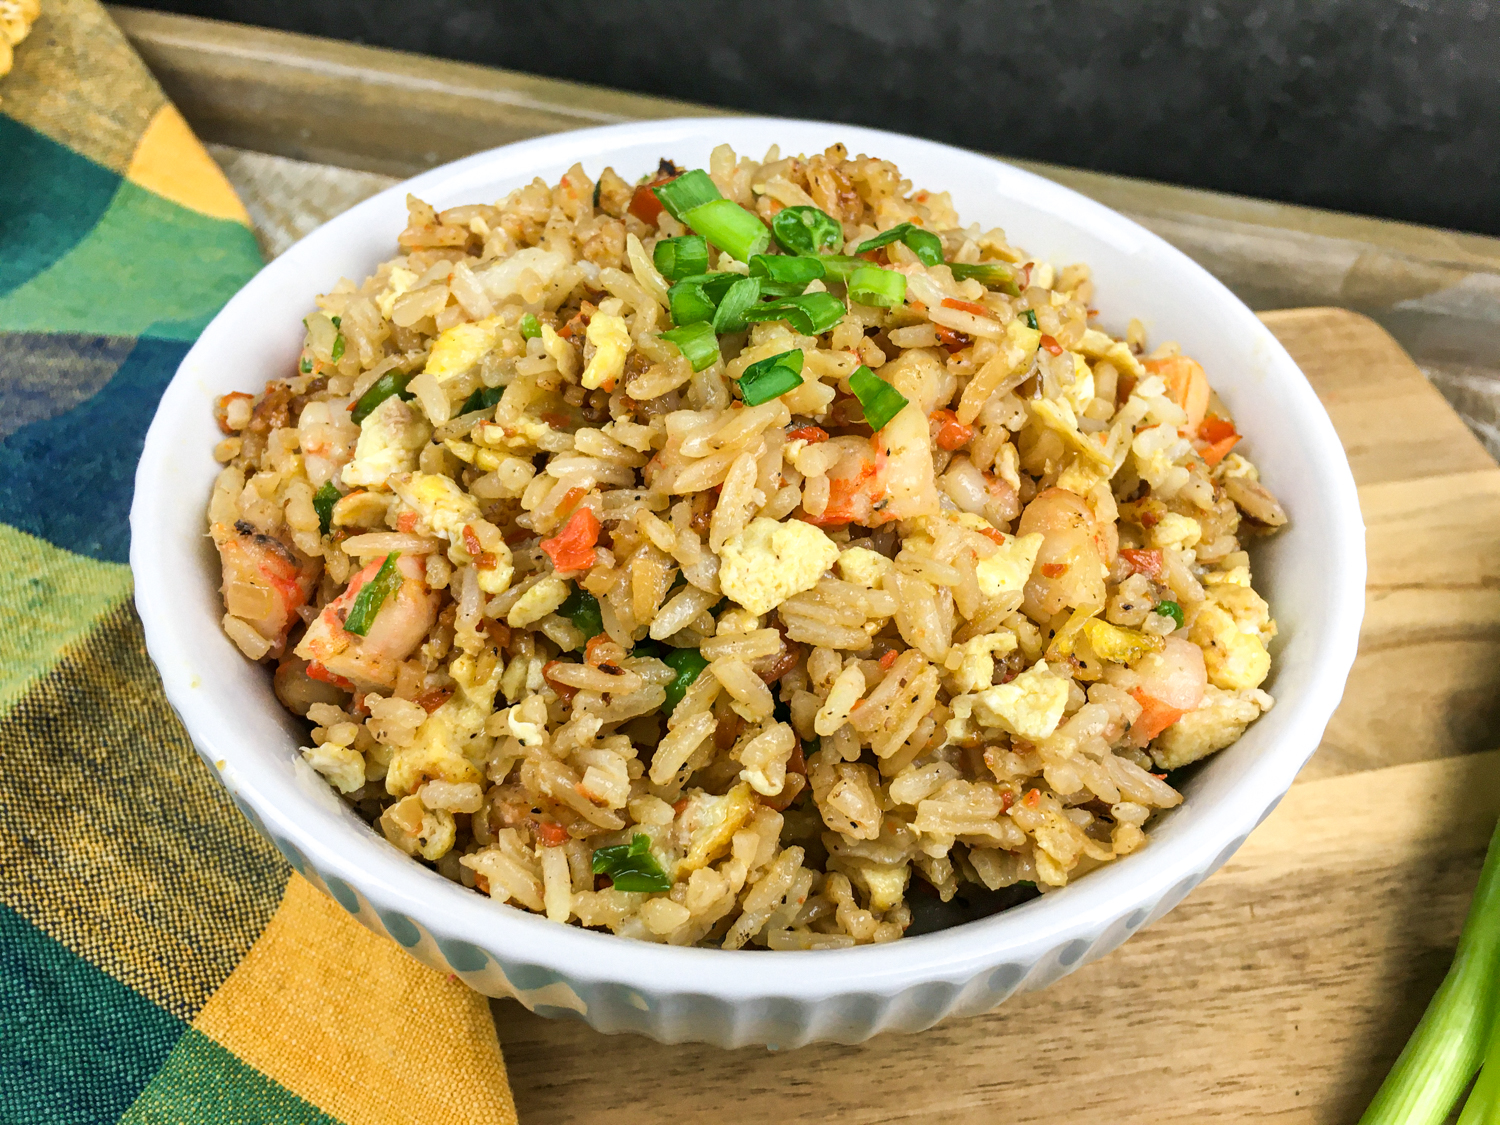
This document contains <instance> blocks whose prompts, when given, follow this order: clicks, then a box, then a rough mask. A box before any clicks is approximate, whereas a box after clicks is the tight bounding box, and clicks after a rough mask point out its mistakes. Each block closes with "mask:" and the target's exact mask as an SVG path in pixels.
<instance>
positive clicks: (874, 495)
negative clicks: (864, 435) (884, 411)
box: [811, 404, 938, 527]
mask: <svg viewBox="0 0 1500 1125" xmlns="http://www.w3.org/2000/svg"><path fill="white" fill-rule="evenodd" d="M838 440H839V441H840V442H841V443H842V444H844V446H845V453H844V456H843V457H841V458H840V459H839V460H838V461H837V462H836V463H835V464H834V466H833V468H831V469H829V470H828V505H827V507H825V508H824V509H823V514H822V515H820V516H818V517H817V518H815V519H812V520H811V522H813V523H815V524H817V525H819V526H820V527H836V526H842V525H843V524H848V523H853V524H858V525H860V526H861V527H879V526H880V525H881V524H883V523H889V522H891V521H892V520H905V519H911V518H913V517H915V516H928V515H935V514H937V511H938V491H937V481H936V478H935V476H934V474H933V469H932V439H931V436H930V434H929V427H928V424H927V416H926V415H924V414H923V413H922V412H921V410H920V409H919V408H918V407H916V406H915V405H910V404H909V405H907V406H905V407H902V409H901V413H899V414H897V415H896V416H895V417H894V418H892V419H891V420H890V421H889V422H887V423H886V424H885V427H884V428H883V429H881V431H880V432H879V433H878V434H876V435H875V436H874V438H872V439H871V440H869V441H864V440H862V439H859V438H853V439H850V438H840V439H838Z"/></svg>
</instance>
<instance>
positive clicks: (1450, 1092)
mask: <svg viewBox="0 0 1500 1125" xmlns="http://www.w3.org/2000/svg"><path fill="white" fill-rule="evenodd" d="M1497 962H1500V825H1497V826H1496V828H1495V833H1494V835H1493V836H1491V837H1490V846H1489V851H1488V852H1487V853H1486V855H1485V857H1484V866H1483V867H1482V868H1481V869H1480V872H1479V886H1478V887H1477V888H1476V889H1475V891H1474V898H1473V901H1472V902H1471V904H1470V906H1469V916H1468V918H1467V919H1466V920H1465V921H1464V928H1463V932H1462V933H1460V934H1459V935H1458V951H1457V952H1456V953H1455V954H1454V955H1453V964H1452V966H1451V967H1450V968H1449V969H1448V975H1447V976H1446V977H1444V978H1443V983H1442V986H1441V987H1440V988H1439V989H1438V990H1437V994H1436V995H1435V996H1434V997H1433V998H1432V1002H1431V1003H1430V1004H1428V1005H1427V1011H1426V1012H1425V1013H1423V1015H1422V1020H1421V1022H1420V1023H1418V1024H1417V1029H1416V1030H1415V1031H1413V1032H1412V1034H1411V1038H1410V1039H1409V1040H1407V1043H1406V1046H1405V1047H1404V1048H1403V1049H1402V1051H1401V1055H1400V1057H1399V1058H1397V1059H1396V1064H1395V1065H1394V1066H1393V1067H1391V1072H1390V1074H1388V1075H1386V1079H1385V1081H1384V1082H1383V1083H1381V1086H1380V1089H1379V1090H1378V1091H1376V1093H1375V1097H1374V1100H1372V1101H1371V1102H1370V1106H1369V1108H1368V1109H1366V1110H1365V1112H1364V1116H1362V1117H1361V1118H1360V1119H1359V1125H1438V1123H1439V1122H1442V1121H1446V1120H1448V1118H1449V1115H1450V1114H1451V1113H1452V1110H1453V1106H1454V1104H1455V1103H1456V1102H1457V1101H1458V1097H1459V1095H1460V1094H1462V1093H1463V1089H1464V1087H1465V1086H1467V1085H1468V1084H1469V1079H1470V1078H1472V1077H1473V1076H1474V1072H1475V1070H1479V1067H1480V1063H1481V1062H1483V1063H1484V1068H1483V1069H1482V1070H1480V1074H1479V1081H1478V1082H1476V1083H1475V1084H1474V1091H1473V1093H1471V1094H1470V1096H1469V1100H1470V1101H1471V1102H1475V1103H1476V1105H1475V1106H1473V1107H1472V1108H1471V1107H1470V1106H1468V1105H1466V1106H1465V1107H1464V1112H1463V1114H1462V1116H1460V1118H1459V1120H1460V1121H1462V1122H1464V1123H1465V1125H1468V1122H1469V1121H1470V1120H1472V1119H1473V1118H1472V1117H1471V1113H1474V1111H1477V1110H1483V1109H1485V1108H1489V1107H1488V1106H1486V1105H1485V1104H1484V1103H1486V1102H1487V1101H1488V1100H1489V1097H1490V1096H1491V1095H1492V1094H1493V1083H1494V1081H1495V1078H1496V1075H1495V1073H1494V1072H1493V1071H1492V1070H1491V1067H1492V1066H1494V1065H1495V1064H1496V1063H1500V1060H1494V1061H1491V1059H1487V1058H1486V1057H1485V1056H1486V1042H1485V1041H1486V1039H1487V1038H1488V1039H1490V1040H1492V1042H1491V1043H1490V1048H1491V1052H1490V1053H1491V1054H1492V1055H1493V1049H1494V1047H1495V1043H1494V1042H1493V1041H1494V1040H1496V1038H1497V1037H1496V1036H1495V1035H1494V1032H1493V1031H1492V1030H1491V1013H1492V1011H1493V1009H1494V1006H1495V1002H1494V992H1495V983H1496V976H1497V968H1500V966H1497ZM1486 1075H1488V1076H1489V1077H1488V1079H1486ZM1476 1115H1477V1114H1476ZM1486 1119H1487V1118H1486Z"/></svg>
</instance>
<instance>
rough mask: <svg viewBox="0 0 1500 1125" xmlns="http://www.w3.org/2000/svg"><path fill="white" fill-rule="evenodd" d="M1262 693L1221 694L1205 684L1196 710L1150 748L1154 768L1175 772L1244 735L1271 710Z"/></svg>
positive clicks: (1231, 692) (1168, 730)
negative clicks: (1180, 767) (1251, 725)
mask: <svg viewBox="0 0 1500 1125" xmlns="http://www.w3.org/2000/svg"><path fill="white" fill-rule="evenodd" d="M1271 703H1272V699H1271V697H1270V696H1269V695H1267V694H1266V693H1265V692H1263V691H1257V690H1244V691H1225V690H1223V689H1222V688H1218V687H1214V686H1213V685H1212V684H1210V685H1209V687H1208V690H1207V691H1206V692H1204V695H1203V702H1202V703H1200V704H1199V705H1198V708H1197V710H1195V711H1189V712H1188V713H1187V714H1186V715H1184V716H1183V717H1182V718H1180V719H1178V720H1177V721H1176V722H1175V723H1173V724H1172V725H1171V726H1169V727H1168V728H1167V729H1166V730H1164V731H1162V732H1161V733H1160V734H1159V735H1157V736H1156V738H1155V739H1154V740H1153V741H1152V743H1151V746H1150V751H1151V760H1152V761H1154V762H1155V763H1156V765H1157V768H1158V769H1164V770H1175V769H1176V768H1177V767H1178V766H1185V765H1187V764H1188V763H1189V762H1196V761H1197V760H1198V759H1199V758H1203V757H1206V756H1208V755H1209V754H1212V753H1213V752H1214V751H1215V750H1222V749H1224V747H1226V746H1228V745H1230V744H1231V743H1232V742H1234V741H1235V740H1236V739H1237V738H1239V736H1240V735H1242V734H1244V733H1245V728H1246V727H1247V726H1249V725H1250V724H1251V723H1253V722H1254V721H1255V720H1256V719H1258V718H1260V716H1261V713H1262V712H1265V711H1269V710H1270V709H1271Z"/></svg>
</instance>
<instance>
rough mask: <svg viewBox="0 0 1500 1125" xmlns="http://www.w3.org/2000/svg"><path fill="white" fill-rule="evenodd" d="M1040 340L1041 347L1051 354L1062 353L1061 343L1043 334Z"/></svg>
mask: <svg viewBox="0 0 1500 1125" xmlns="http://www.w3.org/2000/svg"><path fill="white" fill-rule="evenodd" d="M1040 342H1041V345H1042V347H1044V348H1046V349H1047V350H1048V351H1049V352H1051V353H1052V354H1053V355H1062V354H1063V346H1062V345H1061V344H1059V343H1058V342H1057V341H1056V340H1055V339H1053V338H1052V337H1051V336H1043V337H1042V339H1041V341H1040Z"/></svg>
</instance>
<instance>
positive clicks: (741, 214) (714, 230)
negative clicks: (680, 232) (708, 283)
mask: <svg viewBox="0 0 1500 1125" xmlns="http://www.w3.org/2000/svg"><path fill="white" fill-rule="evenodd" d="M682 221H683V222H685V223H686V224H687V225H688V226H690V227H692V228H693V229H694V230H695V231H697V232H698V233H699V234H701V235H703V236H704V237H705V238H707V239H708V240H709V241H710V242H712V243H713V244H714V245H715V246H717V247H718V248H719V249H720V250H722V251H724V252H725V253H726V254H728V255H729V256H730V257H732V258H736V259H738V260H739V261H741V262H748V261H749V260H750V258H751V257H752V256H753V255H755V254H760V253H763V252H764V251H765V249H766V247H768V246H770V245H771V232H770V231H768V230H767V229H766V224H765V223H763V222H761V221H760V216H758V215H756V214H755V213H754V212H753V211H747V210H745V209H744V208H743V207H741V206H740V205H739V204H738V203H736V202H734V201H733V200H732V199H715V200H712V201H711V202H709V203H700V204H699V205H698V206H697V207H694V208H693V209H692V210H691V211H689V212H688V213H687V214H685V215H684V216H683V217H682Z"/></svg>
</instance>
